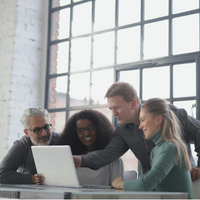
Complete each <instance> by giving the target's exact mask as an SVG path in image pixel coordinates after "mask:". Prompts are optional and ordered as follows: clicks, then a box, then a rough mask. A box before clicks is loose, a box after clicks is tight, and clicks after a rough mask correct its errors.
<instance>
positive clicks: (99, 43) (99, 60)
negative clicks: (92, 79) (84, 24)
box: [93, 32, 114, 67]
mask: <svg viewBox="0 0 200 200" xmlns="http://www.w3.org/2000/svg"><path fill="white" fill-rule="evenodd" d="M113 64H114V32H109V33H103V34H98V35H95V36H94V60H93V65H94V67H101V66H106V65H113Z"/></svg>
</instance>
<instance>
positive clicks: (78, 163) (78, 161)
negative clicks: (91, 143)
mask: <svg viewBox="0 0 200 200" xmlns="http://www.w3.org/2000/svg"><path fill="white" fill-rule="evenodd" d="M73 160H74V165H75V167H76V168H78V167H80V166H81V164H82V156H73Z"/></svg>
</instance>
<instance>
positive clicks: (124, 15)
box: [118, 0, 141, 26]
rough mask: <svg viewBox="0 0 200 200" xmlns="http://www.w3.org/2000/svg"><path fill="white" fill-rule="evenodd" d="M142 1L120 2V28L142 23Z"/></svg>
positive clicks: (120, 0) (129, 0)
mask: <svg viewBox="0 0 200 200" xmlns="http://www.w3.org/2000/svg"><path fill="white" fill-rule="evenodd" d="M140 10H141V0H135V1H133V0H119V16H118V21H119V26H122V25H126V24H131V23H135V22H139V21H140V15H141V14H140Z"/></svg>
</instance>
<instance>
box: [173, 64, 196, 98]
mask: <svg viewBox="0 0 200 200" xmlns="http://www.w3.org/2000/svg"><path fill="white" fill-rule="evenodd" d="M173 70H174V77H173V82H174V91H173V96H174V97H187V96H196V64H195V63H187V64H181V65H174V68H173Z"/></svg>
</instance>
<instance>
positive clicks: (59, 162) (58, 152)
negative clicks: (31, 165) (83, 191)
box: [31, 145, 79, 187]
mask: <svg viewBox="0 0 200 200" xmlns="http://www.w3.org/2000/svg"><path fill="white" fill-rule="evenodd" d="M31 148H32V152H33V158H34V161H35V165H36V169H37V173H38V174H41V175H42V176H43V177H44V184H45V185H54V186H55V185H56V186H66V187H79V181H78V177H77V173H76V168H75V166H74V161H73V158H72V153H71V148H70V146H68V145H58V146H54V145H50V146H31Z"/></svg>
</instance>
